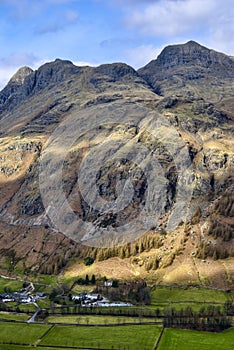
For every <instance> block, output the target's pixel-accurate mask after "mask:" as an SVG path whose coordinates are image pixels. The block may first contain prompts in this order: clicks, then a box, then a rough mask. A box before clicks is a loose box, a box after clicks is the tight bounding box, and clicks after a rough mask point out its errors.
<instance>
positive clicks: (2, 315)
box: [0, 311, 29, 321]
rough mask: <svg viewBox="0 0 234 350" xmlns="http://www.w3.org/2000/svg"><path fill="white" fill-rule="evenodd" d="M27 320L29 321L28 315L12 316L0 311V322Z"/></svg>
mask: <svg viewBox="0 0 234 350" xmlns="http://www.w3.org/2000/svg"><path fill="white" fill-rule="evenodd" d="M28 319H29V315H25V314H13V313H9V312H1V311H0V320H14V321H27V320H28Z"/></svg>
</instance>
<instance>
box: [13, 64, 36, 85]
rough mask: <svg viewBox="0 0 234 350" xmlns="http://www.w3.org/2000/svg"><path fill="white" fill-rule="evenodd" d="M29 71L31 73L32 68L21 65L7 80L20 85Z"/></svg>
mask: <svg viewBox="0 0 234 350" xmlns="http://www.w3.org/2000/svg"><path fill="white" fill-rule="evenodd" d="M31 73H33V70H32V69H31V68H30V67H27V66H24V67H21V68H20V69H19V70H18V71H17V72H16V73H15V74H14V75H13V77H12V78H11V80H10V81H9V83H10V84H12V83H13V84H15V83H16V84H19V85H22V84H23V83H24V81H25V78H26V77H27V76H28V75H30V74H31Z"/></svg>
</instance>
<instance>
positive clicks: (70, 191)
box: [0, 41, 234, 289]
mask: <svg viewBox="0 0 234 350" xmlns="http://www.w3.org/2000/svg"><path fill="white" fill-rule="evenodd" d="M233 79H234V59H233V57H229V56H227V55H225V54H223V53H219V52H216V51H214V50H211V49H208V48H206V47H204V46H201V45H200V44H198V43H196V42H194V41H189V42H187V43H185V44H181V45H171V46H167V47H166V48H165V49H163V51H162V52H161V53H160V55H159V56H158V57H157V58H156V59H155V60H153V61H151V62H149V63H148V64H147V65H146V66H145V67H142V68H141V69H139V70H138V71H136V70H135V69H133V68H132V67H130V66H128V65H127V64H124V63H113V64H103V65H101V66H99V67H88V66H87V67H77V66H75V65H74V64H73V63H72V62H70V61H65V60H60V59H56V60H55V61H54V62H49V63H46V64H44V65H43V66H41V67H40V68H39V69H38V70H35V71H33V70H32V69H31V68H29V67H22V68H20V69H19V70H18V72H16V74H15V75H14V76H13V77H12V78H11V79H10V81H9V83H8V84H7V85H6V87H5V88H4V89H3V90H2V91H1V92H0V191H1V198H0V252H1V254H0V272H1V273H2V274H13V275H14V274H32V273H33V274H37V273H47V274H59V273H61V274H65V275H67V276H70V277H71V276H78V275H85V274H87V273H90V271H92V273H95V274H98V275H102V276H104V275H105V276H108V277H117V278H123V279H125V278H126V279H129V278H132V279H134V278H145V279H148V280H150V281H153V282H155V283H163V284H174V283H177V284H185V285H204V286H211V287H218V288H224V289H231V288H233V286H234V283H233V272H234V271H233V255H234V249H233V238H234V237H233V233H234V219H233V216H234V205H233V203H234V201H233V168H234V167H233V165H234V145H233V126H234V125H233V124H234V112H233V111H234V80H233ZM82 167H83V169H84V170H83V173H82V171H81V172H80V169H82ZM61 174H62V175H61ZM59 176H60V177H61V176H62V181H61V179H60V178H58V177H59ZM129 176H130V180H129ZM57 178H58V180H55V179H57ZM56 181H57V182H56ZM116 206H117V209H116ZM103 208H104V209H103ZM114 208H115V209H114ZM144 217H146V218H147V220H145V221H147V223H146V224H145V226H144V225H143V226H142V222H144ZM77 218H79V223H80V225H78V226H77V220H78V219H77ZM108 230H109V231H108ZM113 232H118V235H119V236H120V239H119V241H118V237H117V238H116V236H115V234H114V233H113ZM113 237H114V238H113ZM113 239H114V240H113ZM108 242H109V243H108ZM88 256H89V257H91V258H93V260H94V263H93V265H92V267H87V266H85V265H84V263H83V261H84V259H85V258H86V257H88Z"/></svg>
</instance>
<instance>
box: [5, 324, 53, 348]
mask: <svg viewBox="0 0 234 350" xmlns="http://www.w3.org/2000/svg"><path fill="white" fill-rule="evenodd" d="M50 327H51V326H50V325H45V324H27V323H15V322H12V323H10V322H0V341H1V342H3V343H19V344H34V343H35V342H36V341H37V340H38V339H40V338H41V337H42V336H43V334H44V333H45V332H46V331H47V330H49V328H50ZM0 344H1V343H0ZM0 348H1V345H0Z"/></svg>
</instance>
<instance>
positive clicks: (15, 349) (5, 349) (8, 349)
mask: <svg viewBox="0 0 234 350" xmlns="http://www.w3.org/2000/svg"><path fill="white" fill-rule="evenodd" d="M77 349H79V350H87V349H81V348H80V347H79V348H72V349H71V350H77ZM0 350H68V348H64V347H63V348H59V347H58V348H54V347H53V348H51V347H49V348H47V347H44V346H43V347H41V346H37V347H35V346H27V347H26V346H25V345H8V344H7V345H6V344H5V345H0Z"/></svg>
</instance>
